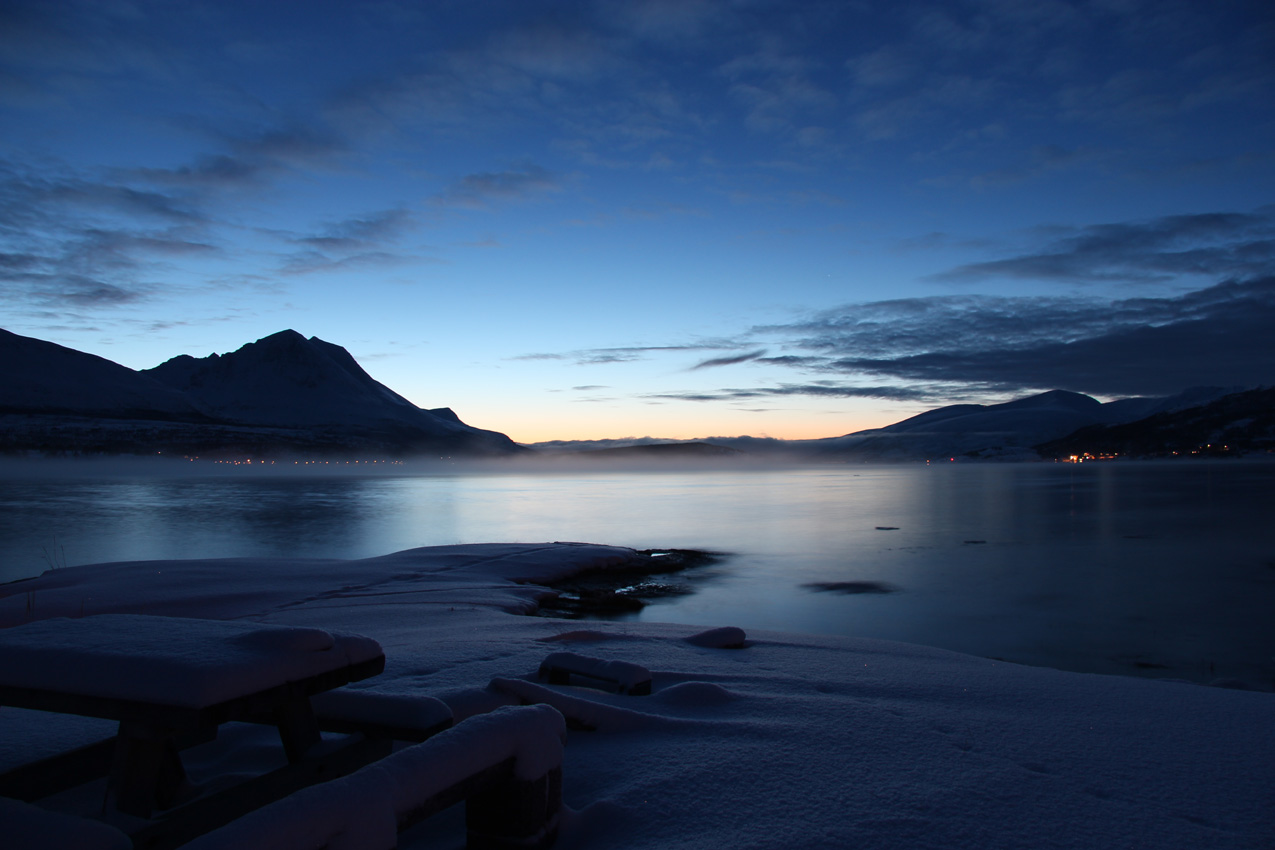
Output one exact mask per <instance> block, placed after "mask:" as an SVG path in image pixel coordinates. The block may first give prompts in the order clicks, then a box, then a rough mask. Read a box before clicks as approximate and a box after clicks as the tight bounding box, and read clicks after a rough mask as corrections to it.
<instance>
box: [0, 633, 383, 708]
mask: <svg viewBox="0 0 1275 850" xmlns="http://www.w3.org/2000/svg"><path fill="white" fill-rule="evenodd" d="M380 655H381V647H380V645H379V644H377V642H376V641H374V640H372V639H370V638H365V637H362V636H359V635H333V634H330V633H328V632H325V631H320V630H319V629H298V628H286V627H280V626H262V625H257V624H251V623H227V622H221V621H218V620H193V619H187V618H177V617H155V616H139V615H131V614H104V615H100V616H96V617H84V618H82V619H74V620H72V619H65V618H55V619H51V620H41V621H38V622H34V623H28V624H26V625H23V626H17V627H15V628H11V629H5V630H3V631H0V683H2V684H5V685H9V686H11V687H19V688H37V689H41V690H49V691H59V692H63V693H75V694H83V695H85V696H96V697H107V698H115V699H130V700H137V701H141V702H147V703H153V704H156V705H174V706H182V707H187V708H205V707H207V706H211V705H216V704H218V703H222V702H225V701H227V700H230V699H234V698H235V697H240V696H245V695H247V694H252V693H256V692H258V691H262V690H265V689H267V688H271V687H275V686H277V685H281V684H284V683H286V682H295V681H299V680H301V679H305V678H308V677H310V676H314V675H317V674H319V673H325V672H328V671H329V670H335V669H338V668H341V667H345V666H348V665H350V664H355V663H358V662H361V661H368V660H370V659H374V658H377V657H378V656H380Z"/></svg>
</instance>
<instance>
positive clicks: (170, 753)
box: [108, 721, 186, 818]
mask: <svg viewBox="0 0 1275 850" xmlns="http://www.w3.org/2000/svg"><path fill="white" fill-rule="evenodd" d="M174 734H175V733H174V730H171V729H162V728H156V727H153V726H150V725H147V724H145V723H134V722H130V721H122V722H121V723H120V728H119V734H118V735H117V736H116V739H115V740H116V743H115V758H114V761H113V763H112V765H111V777H110V780H109V786H108V787H109V790H110V793H112V794H113V795H114V797H115V808H117V809H119V810H120V811H121V812H124V813H125V814H129V815H136V816H137V817H142V818H148V817H150V816H151V812H153V811H154V810H155V808H156V807H158V808H161V809H167V808H170V807H172V806H173V805H176V803H177V802H178V801H179V799H180V797H181V795H182V792H183V791H184V790H185V786H186V770H185V768H184V767H182V762H181V755H180V754H179V753H178V752H177V743H176V741H175V740H174Z"/></svg>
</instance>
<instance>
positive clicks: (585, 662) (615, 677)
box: [539, 652, 651, 696]
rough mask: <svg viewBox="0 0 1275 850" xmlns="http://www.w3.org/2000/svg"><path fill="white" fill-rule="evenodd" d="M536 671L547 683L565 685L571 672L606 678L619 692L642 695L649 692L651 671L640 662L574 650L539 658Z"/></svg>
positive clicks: (593, 677) (572, 674) (595, 677)
mask: <svg viewBox="0 0 1275 850" xmlns="http://www.w3.org/2000/svg"><path fill="white" fill-rule="evenodd" d="M539 673H540V678H542V679H547V680H548V681H549V684H551V685H567V684H570V682H571V677H572V676H579V677H583V678H585V679H596V680H599V681H602V682H610V683H611V684H613V685H615V687H616V690H617V691H618V692H619V693H622V694H632V695H634V696H643V695H645V694H649V693H650V692H651V671H650V670H648V669H646V668H645V667H643V666H641V665H640V664H631V663H629V662H627V661H606V660H604V659H601V658H591V657H589V656H587V655H577V654H576V653H574V652H554V653H551V654H550V655H549V656H548V657H547V658H545V660H544V661H542V662H540V671H539Z"/></svg>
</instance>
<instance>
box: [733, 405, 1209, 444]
mask: <svg viewBox="0 0 1275 850" xmlns="http://www.w3.org/2000/svg"><path fill="white" fill-rule="evenodd" d="M1224 392H1225V390H1222V389H1219V388H1196V389H1192V390H1188V391H1186V392H1184V393H1182V394H1180V395H1177V396H1169V397H1165V398H1137V399H1121V400H1119V401H1114V402H1108V403H1106V404H1103V403H1102V402H1100V401H1098V400H1097V399H1095V398H1091V397H1090V396H1087V395H1082V394H1080V393H1073V392H1067V391H1065V390H1052V391H1050V392H1045V393H1040V394H1038V395H1033V396H1028V397H1026V398H1021V399H1016V400H1014V401H1009V402H1005V403H1003V404H989V405H982V404H956V405H951V406H949V407H940V408H937V409H935V410H930V411H926V412H925V413H922V414H919V415H917V416H913V417H911V418H909V419H904V420H903V421H901V422H896V423H894V424H893V425H887V426H885V427H884V428H877V429H873V430H868V431H858V432H855V433H853V434H846V435H845V436H843V437H831V438H828V439H824V440H808V441H801V442H798V443H789V444H788V445H789V447H791V448H793V449H796V450H799V451H802V452H806V453H809V454H812V455H815V456H822V457H827V458H838V459H843V460H860V461H906V460H925V459H929V458H941V457H962V458H978V459H988V460H990V459H998V460H1035V459H1037V458H1039V456H1040V455H1039V454H1038V452H1037V450H1036V448H1035V447H1036V446H1038V445H1040V444H1041V443H1044V442H1047V441H1049V440H1056V439H1060V438H1062V437H1065V436H1066V435H1068V434H1071V433H1073V432H1075V431H1077V430H1078V429H1080V428H1085V427H1088V426H1093V425H1099V424H1107V423H1112V422H1123V421H1128V419H1135V418H1139V417H1141V416H1145V415H1147V413H1148V412H1151V411H1160V410H1176V409H1180V408H1181V407H1184V406H1188V405H1190V404H1196V403H1199V401H1200V400H1201V399H1211V398H1216V397H1217V396H1219V395H1221V394H1223V393H1224ZM728 445H733V444H730V443H728Z"/></svg>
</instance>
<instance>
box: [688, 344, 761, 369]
mask: <svg viewBox="0 0 1275 850" xmlns="http://www.w3.org/2000/svg"><path fill="white" fill-rule="evenodd" d="M765 353H766V349H764V348H759V349H757V350H756V351H749V352H746V353H744V354H734V355H730V356H728V357H710V358H709V359H707V360H701V361H700V362H698V363H696V364H695V365H694V366H692V367H691V368H690V369H688V370H687V371H690V372H694V371H697V370H699V369H712V368H715V367H717V366H734V365H735V364H737V363H747V362H748V361H750V360H757V359H758V358H760V357H762V356H763V355H764V354H765Z"/></svg>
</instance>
